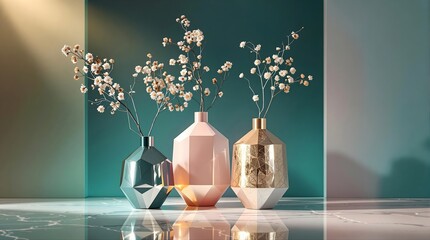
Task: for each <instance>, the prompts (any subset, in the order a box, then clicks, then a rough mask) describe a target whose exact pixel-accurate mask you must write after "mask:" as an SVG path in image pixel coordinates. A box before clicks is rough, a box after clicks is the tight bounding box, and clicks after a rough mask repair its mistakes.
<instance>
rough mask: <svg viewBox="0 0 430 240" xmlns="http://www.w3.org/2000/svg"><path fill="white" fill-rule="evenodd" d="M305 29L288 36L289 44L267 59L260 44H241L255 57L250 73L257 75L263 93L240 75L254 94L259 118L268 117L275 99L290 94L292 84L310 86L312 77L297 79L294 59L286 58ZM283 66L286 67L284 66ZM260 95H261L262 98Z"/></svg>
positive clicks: (277, 49) (279, 48) (253, 98)
mask: <svg viewBox="0 0 430 240" xmlns="http://www.w3.org/2000/svg"><path fill="white" fill-rule="evenodd" d="M303 29H304V28H303V27H302V28H300V29H299V30H298V31H296V32H291V34H289V35H288V36H287V43H286V44H284V43H282V44H281V46H282V47H279V46H278V47H276V49H275V50H276V52H275V54H273V55H272V56H268V57H266V58H261V57H262V56H261V51H260V50H261V45H260V44H257V45H254V44H253V43H252V42H249V41H242V42H240V44H239V47H240V48H246V49H249V50H250V52H251V54H252V55H253V59H254V64H253V67H252V68H251V69H250V73H251V75H256V76H255V78H256V79H258V80H259V81H258V82H259V83H260V84H259V85H260V86H259V88H260V90H261V92H258V93H257V92H256V91H254V89H253V87H252V85H253V84H252V82H251V80H249V78H247V77H245V74H244V73H241V74H239V78H245V80H246V81H247V83H248V88H249V89H250V90H251V92H252V94H253V96H252V100H253V101H254V103H255V104H256V106H257V109H258V117H266V116H267V114H268V112H269V110H270V108H271V106H272V103H273V99H274V98H275V97H276V96H277V95H278V94H280V93H281V92H285V93H289V92H290V85H291V84H294V83H299V84H300V85H303V86H308V85H309V83H310V81H311V80H312V79H313V77H312V76H311V75H308V76H307V78H306V77H305V75H304V74H300V76H299V77H298V78H296V79H295V77H294V74H295V73H296V69H295V68H294V67H293V58H292V57H289V58H286V57H285V56H284V55H285V52H286V51H288V50H290V49H291V44H292V43H293V42H294V41H295V40H297V39H298V38H299V34H298V33H299V32H301V31H302V30H303ZM283 64H285V65H286V66H283ZM284 67H285V68H284ZM296 76H297V75H296ZM268 86H269V87H270V95H269V94H267V93H266V90H267V89H266V87H268ZM277 89H279V90H277ZM258 94H261V95H260V97H259V95H258Z"/></svg>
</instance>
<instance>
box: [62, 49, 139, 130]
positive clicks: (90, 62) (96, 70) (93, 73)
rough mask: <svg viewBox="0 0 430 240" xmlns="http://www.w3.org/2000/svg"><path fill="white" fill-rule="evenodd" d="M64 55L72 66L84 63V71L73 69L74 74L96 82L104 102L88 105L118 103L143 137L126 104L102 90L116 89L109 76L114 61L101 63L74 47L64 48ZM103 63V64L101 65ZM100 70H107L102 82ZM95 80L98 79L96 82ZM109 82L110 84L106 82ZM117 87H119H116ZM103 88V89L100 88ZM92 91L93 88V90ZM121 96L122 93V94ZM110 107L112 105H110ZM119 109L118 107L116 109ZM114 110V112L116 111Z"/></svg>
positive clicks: (84, 90)
mask: <svg viewBox="0 0 430 240" xmlns="http://www.w3.org/2000/svg"><path fill="white" fill-rule="evenodd" d="M62 51H63V53H64V55H66V56H68V55H70V54H71V55H72V58H71V60H72V62H73V63H74V64H76V63H77V61H78V60H81V61H83V62H84V64H85V66H84V68H86V70H79V68H78V69H76V68H75V73H76V74H78V73H79V74H81V76H83V77H87V78H88V79H90V80H92V81H93V82H94V83H95V82H96V81H97V82H98V83H97V84H93V85H97V86H98V87H99V89H98V90H99V93H100V95H102V96H103V98H104V100H103V101H97V100H96V101H95V102H94V101H90V103H92V104H94V103H96V104H97V105H99V106H101V104H102V102H111V103H113V101H116V102H117V103H119V105H120V106H122V107H123V108H125V109H126V112H127V117H128V116H130V117H131V118H132V120H133V122H134V123H135V125H136V127H137V129H138V132H139V133H138V135H139V136H143V132H142V129H141V127H140V123H139V120H138V119H136V118H135V116H134V115H133V113H132V112H131V110H130V108H129V107H128V106H127V104H125V102H124V101H122V100H120V99H118V98H116V97H115V96H111V93H109V94H107V93H106V91H105V90H104V89H105V88H106V86H107V87H108V88H109V89H110V91H111V90H112V91H113V92H115V90H116V89H119V87H118V88H116V87H115V86H114V85H113V84H112V78H111V77H110V76H109V75H110V73H111V72H112V70H113V66H114V61H113V60H112V59H111V60H110V63H108V62H107V60H106V59H105V60H104V61H102V60H101V59H100V58H98V57H96V58H94V57H93V55H92V54H90V53H87V54H86V56H84V51H83V50H79V46H78V45H76V46H75V47H74V49H73V50H72V49H71V48H70V47H69V46H64V47H63V49H62ZM103 62H104V64H103ZM88 67H91V70H90V69H88ZM101 69H104V70H107V71H106V72H105V73H104V74H103V76H105V80H103V79H102V78H101V76H100V74H101ZM81 71H83V72H85V73H86V74H84V73H83V72H81ZM96 78H98V79H97V80H96ZM75 79H79V77H76V75H75ZM106 79H107V80H106ZM108 81H110V82H108ZM82 86H83V85H82ZM118 86H119V85H118ZM102 87H103V88H102ZM86 89H87V88H86V87H81V92H83V93H85V92H86V91H87V90H86ZM93 89H94V88H93ZM120 93H122V91H120ZM122 94H123V93H122ZM106 95H107V96H108V97H109V98H111V99H112V100H113V101H110V100H108V99H107V98H106ZM133 105H134V101H133ZM111 106H112V105H111ZM117 108H118V109H119V107H117ZM118 109H115V110H118ZM134 109H135V114H137V111H136V108H135V107H134ZM98 110H99V109H98ZM99 111H100V112H104V107H103V108H102V109H100V110H99Z"/></svg>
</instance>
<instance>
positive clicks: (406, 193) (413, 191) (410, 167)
mask: <svg viewBox="0 0 430 240" xmlns="http://www.w3.org/2000/svg"><path fill="white" fill-rule="evenodd" d="M424 147H425V148H426V150H427V151H429V152H430V138H428V139H427V140H426V141H425V142H424ZM423 160H426V161H423ZM429 183H430V161H429V159H419V158H415V157H402V158H399V159H397V160H396V161H394V163H393V165H392V167H391V171H390V174H389V175H388V176H386V177H383V178H382V179H381V190H380V196H382V197H429V196H430V187H429Z"/></svg>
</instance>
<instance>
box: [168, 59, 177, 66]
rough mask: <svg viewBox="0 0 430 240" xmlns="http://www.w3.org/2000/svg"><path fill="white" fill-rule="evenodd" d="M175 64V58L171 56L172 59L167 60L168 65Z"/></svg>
mask: <svg viewBox="0 0 430 240" xmlns="http://www.w3.org/2000/svg"><path fill="white" fill-rule="evenodd" d="M175 64H176V60H175V59H173V58H172V59H170V60H169V65H170V66H175Z"/></svg>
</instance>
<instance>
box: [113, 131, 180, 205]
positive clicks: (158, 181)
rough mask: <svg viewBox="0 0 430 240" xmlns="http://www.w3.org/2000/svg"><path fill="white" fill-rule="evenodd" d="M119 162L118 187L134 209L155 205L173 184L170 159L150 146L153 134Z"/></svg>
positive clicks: (161, 202) (152, 145) (164, 198)
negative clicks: (119, 177) (121, 162)
mask: <svg viewBox="0 0 430 240" xmlns="http://www.w3.org/2000/svg"><path fill="white" fill-rule="evenodd" d="M142 140H143V141H142V146H141V147H139V148H137V149H136V150H135V151H134V152H133V153H132V154H131V155H130V156H128V157H127V158H126V159H125V160H124V161H123V167H122V169H123V171H122V176H121V183H120V185H121V186H120V188H121V190H122V192H123V193H124V195H125V196H126V197H127V199H128V201H129V202H130V204H131V205H132V206H133V207H134V208H159V207H161V205H162V204H163V203H164V201H165V200H166V198H167V196H168V195H169V193H170V192H171V191H172V189H173V187H174V182H173V168H172V162H171V161H170V160H169V159H167V157H166V156H164V155H163V154H162V153H161V152H160V151H158V150H157V149H156V148H155V147H154V138H153V137H143V139H142Z"/></svg>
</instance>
